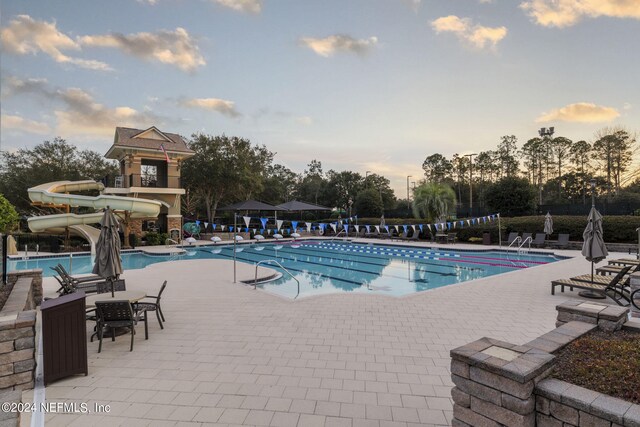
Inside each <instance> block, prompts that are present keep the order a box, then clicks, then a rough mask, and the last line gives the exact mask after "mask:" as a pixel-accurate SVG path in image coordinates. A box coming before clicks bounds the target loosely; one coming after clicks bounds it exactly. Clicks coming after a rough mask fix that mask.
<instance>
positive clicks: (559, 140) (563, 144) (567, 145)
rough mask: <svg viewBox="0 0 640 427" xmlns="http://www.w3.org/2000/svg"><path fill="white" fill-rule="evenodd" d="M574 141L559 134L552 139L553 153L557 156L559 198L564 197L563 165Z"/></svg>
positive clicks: (555, 160) (555, 161)
mask: <svg viewBox="0 0 640 427" xmlns="http://www.w3.org/2000/svg"><path fill="white" fill-rule="evenodd" d="M572 144H573V141H571V140H570V139H569V138H565V137H564V136H558V137H556V138H553V139H552V140H551V153H552V154H553V155H554V156H555V159H554V163H555V164H556V166H557V167H558V175H557V178H558V180H559V181H558V199H561V198H562V182H561V179H562V165H563V164H564V160H565V158H566V157H567V155H568V154H569V152H570V151H571V145H572Z"/></svg>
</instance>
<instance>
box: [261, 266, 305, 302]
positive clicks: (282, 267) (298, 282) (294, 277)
mask: <svg viewBox="0 0 640 427" xmlns="http://www.w3.org/2000/svg"><path fill="white" fill-rule="evenodd" d="M269 262H273V263H275V264H277V265H278V266H279V267H280V268H281V269H283V270H284V271H286V272H287V274H288V275H289V276H291V278H293V280H295V281H296V283H297V284H298V293H297V294H296V296H295V297H293V299H296V298H298V295H300V281H299V280H298V279H297V278H296V276H294V275H293V274H291V272H290V271H289V270H287V269H286V268H285V267H284V266H283V265H282V264H280V263H279V262H278V261H276V260H275V259H263V260H261V261H258V262H257V263H256V275H255V278H254V280H253V289H256V288H257V287H258V266H260V264H262V263H265V264H266V263H269Z"/></svg>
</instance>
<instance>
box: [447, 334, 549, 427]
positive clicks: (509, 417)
mask: <svg viewBox="0 0 640 427" xmlns="http://www.w3.org/2000/svg"><path fill="white" fill-rule="evenodd" d="M451 358H452V361H451V378H452V380H453V383H454V384H455V385H456V386H455V387H454V388H453V390H452V391H451V396H452V398H453V401H454V405H453V425H454V426H459V427H467V426H480V425H481V426H489V427H490V426H500V425H508V426H514V427H517V426H530V427H533V426H535V423H536V414H535V396H534V394H533V389H534V386H535V384H536V383H537V382H538V381H540V380H542V379H544V378H545V377H546V376H547V375H548V371H549V370H550V368H551V365H552V363H553V360H554V358H555V357H554V356H553V355H551V354H549V353H547V352H544V351H541V350H538V349H536V348H533V347H529V346H526V345H525V346H517V345H514V344H510V343H507V342H503V341H498V340H494V339H491V338H481V339H479V340H477V341H474V342H472V343H469V344H467V345H464V346H462V347H458V348H456V349H454V350H451Z"/></svg>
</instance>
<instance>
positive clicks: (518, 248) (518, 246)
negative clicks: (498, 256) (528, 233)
mask: <svg viewBox="0 0 640 427" xmlns="http://www.w3.org/2000/svg"><path fill="white" fill-rule="evenodd" d="M527 242H528V243H529V248H531V237H527V238H526V239H524V242H523V241H522V237H520V236H516V238H515V239H513V241H512V242H511V243H509V246H507V259H508V260H509V262H510V263H511V264H513V265H514V266H518V264H516V262H515V261H514V260H512V259H511V251H510V250H509V249H511V247H512V246H513V247H515V248H516V253H517V254H518V255H521V254H522V247H523V246H524V245H525V243H527ZM518 261H520V260H518ZM520 264H521V265H522V266H526V264H525V263H522V262H521V263H520Z"/></svg>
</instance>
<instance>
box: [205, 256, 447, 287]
mask: <svg viewBox="0 0 640 427" xmlns="http://www.w3.org/2000/svg"><path fill="white" fill-rule="evenodd" d="M204 252H207V251H204ZM248 253H249V252H248ZM250 253H251V254H252V255H256V256H259V257H264V258H267V259H268V258H272V257H271V256H267V255H266V254H263V253H262V252H250ZM221 254H222V253H221ZM221 254H218V255H221ZM224 256H225V257H227V258H233V257H232V255H227V254H224ZM236 257H238V256H237V255H236ZM276 258H284V259H286V260H288V261H292V262H299V263H302V264H305V263H306V264H311V265H321V266H323V267H327V268H332V267H333V268H335V269H338V270H346V271H355V272H359V273H365V274H370V275H372V276H375V277H389V278H394V279H406V277H404V276H397V275H394V274H385V275H383V274H382V273H376V272H373V271H368V270H359V269H355V268H348V267H344V266H340V265H336V264H331V265H327V264H324V263H319V262H311V261H302V260H297V259H293V258H291V257H281V256H280V255H278V256H277V257H276ZM240 259H243V260H245V261H247V259H246V258H244V257H240ZM248 261H251V262H256V261H255V260H248ZM381 267H386V266H381ZM285 268H286V269H287V270H293V271H298V272H301V273H308V274H314V275H317V276H320V277H326V278H329V279H336V280H342V281H346V282H351V283H355V284H357V285H364V283H362V282H355V281H351V280H348V279H342V278H338V277H335V276H327V275H324V274H322V273H318V272H313V271H308V270H300V269H296V268H289V267H288V266H287V267H285ZM420 271H421V272H425V273H432V274H435V275H438V276H442V277H452V276H453V277H458V275H457V274H453V273H439V272H436V271H430V270H420ZM454 283H456V282H454Z"/></svg>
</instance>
